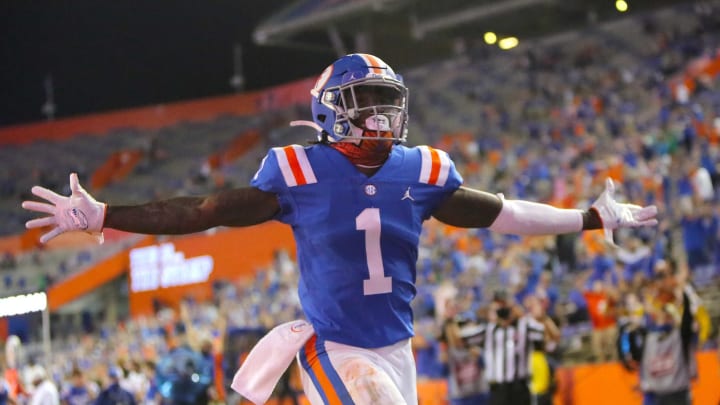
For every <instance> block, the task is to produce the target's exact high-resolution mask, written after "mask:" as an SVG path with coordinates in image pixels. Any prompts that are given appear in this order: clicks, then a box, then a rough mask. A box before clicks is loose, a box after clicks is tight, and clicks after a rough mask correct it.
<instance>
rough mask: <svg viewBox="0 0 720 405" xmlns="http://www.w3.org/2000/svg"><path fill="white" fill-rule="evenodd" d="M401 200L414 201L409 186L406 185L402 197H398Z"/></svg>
mask: <svg viewBox="0 0 720 405" xmlns="http://www.w3.org/2000/svg"><path fill="white" fill-rule="evenodd" d="M403 200H410V201H415V199H414V198H413V196H411V195H410V186H408V188H407V190H405V194H403V197H402V198H401V199H400V201H403Z"/></svg>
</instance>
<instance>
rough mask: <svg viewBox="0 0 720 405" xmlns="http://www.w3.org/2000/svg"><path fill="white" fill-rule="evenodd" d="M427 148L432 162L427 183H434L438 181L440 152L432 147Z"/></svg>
mask: <svg viewBox="0 0 720 405" xmlns="http://www.w3.org/2000/svg"><path fill="white" fill-rule="evenodd" d="M428 150H429V151H430V159H431V162H432V163H431V164H432V167H431V168H430V179H429V180H428V184H433V185H436V184H437V183H438V175H439V174H440V154H438V151H436V150H435V149H433V148H428Z"/></svg>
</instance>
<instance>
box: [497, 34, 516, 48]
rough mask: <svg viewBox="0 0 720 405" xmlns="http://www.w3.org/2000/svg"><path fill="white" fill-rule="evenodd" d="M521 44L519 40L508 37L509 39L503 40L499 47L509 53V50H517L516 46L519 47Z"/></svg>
mask: <svg viewBox="0 0 720 405" xmlns="http://www.w3.org/2000/svg"><path fill="white" fill-rule="evenodd" d="M519 43H520V41H518V39H517V38H515V37H507V38H503V39H501V40H500V42H498V46H499V47H500V49H502V50H503V51H507V50H508V49H512V48H515V47H516V46H518V44H519Z"/></svg>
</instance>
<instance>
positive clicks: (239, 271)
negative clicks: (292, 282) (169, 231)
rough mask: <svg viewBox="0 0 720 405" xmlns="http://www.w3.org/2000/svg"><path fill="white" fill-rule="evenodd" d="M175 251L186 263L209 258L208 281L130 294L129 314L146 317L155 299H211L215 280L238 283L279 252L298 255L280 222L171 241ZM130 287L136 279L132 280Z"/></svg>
mask: <svg viewBox="0 0 720 405" xmlns="http://www.w3.org/2000/svg"><path fill="white" fill-rule="evenodd" d="M168 242H171V243H172V249H174V251H175V252H177V253H178V254H182V255H183V256H184V258H185V260H191V259H193V258H198V257H203V256H210V257H211V258H212V263H213V268H212V273H210V274H209V277H208V279H207V282H203V283H192V284H186V285H180V286H175V287H167V288H159V289H156V290H154V291H141V292H131V293H130V297H129V300H130V314H131V315H132V316H137V315H147V314H151V313H152V311H153V300H159V301H161V302H163V303H165V304H167V305H171V306H174V305H177V304H178V303H179V302H180V300H181V299H182V298H184V297H193V298H195V299H196V300H204V299H209V298H211V294H212V282H213V280H236V279H238V278H241V277H246V276H254V274H255V272H256V271H258V270H264V269H265V267H266V266H268V265H269V264H271V263H272V260H273V255H274V253H275V251H276V250H277V249H285V250H286V251H287V252H288V253H289V254H290V255H292V256H293V257H294V255H295V242H294V240H293V235H292V231H291V230H290V227H288V226H286V225H283V224H281V223H279V222H274V221H273V222H268V223H265V224H262V225H256V226H252V227H248V228H234V229H230V230H223V231H219V232H217V233H216V234H212V235H206V234H203V235H194V236H187V237H183V238H177V239H171V240H169V241H168ZM130 282H131V285H132V283H133V280H132V279H131V280H130Z"/></svg>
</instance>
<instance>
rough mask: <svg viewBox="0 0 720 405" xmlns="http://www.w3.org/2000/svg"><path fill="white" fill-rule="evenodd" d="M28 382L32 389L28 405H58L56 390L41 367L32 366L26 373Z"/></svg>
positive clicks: (58, 399) (58, 398)
mask: <svg viewBox="0 0 720 405" xmlns="http://www.w3.org/2000/svg"><path fill="white" fill-rule="evenodd" d="M28 381H29V382H30V385H31V386H32V387H33V390H32V394H31V395H30V402H29V405H60V394H59V393H58V389H57V387H56V386H55V383H53V382H52V381H51V380H50V377H49V376H48V375H47V372H46V371H45V368H44V367H43V366H40V365H37V364H36V365H34V366H32V367H31V368H30V371H29V372H28Z"/></svg>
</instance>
